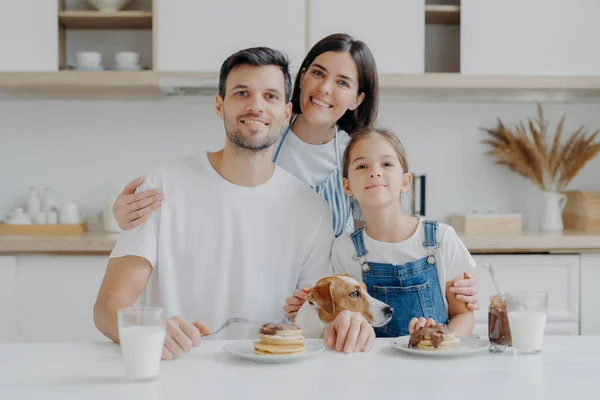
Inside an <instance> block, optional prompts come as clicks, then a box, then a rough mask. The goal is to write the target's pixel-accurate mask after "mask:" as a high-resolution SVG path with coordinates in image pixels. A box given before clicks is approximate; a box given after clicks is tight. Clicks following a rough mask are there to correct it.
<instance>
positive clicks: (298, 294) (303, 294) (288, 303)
mask: <svg viewBox="0 0 600 400" xmlns="http://www.w3.org/2000/svg"><path fill="white" fill-rule="evenodd" d="M312 288H313V287H312V286H304V287H303V288H302V290H294V294H293V295H292V296H291V297H287V298H286V299H285V306H283V311H285V312H286V314H285V317H286V318H289V319H292V318H294V317H296V314H297V313H298V310H299V309H300V307H302V304H304V302H305V301H306V298H307V297H308V293H310V291H311V290H312Z"/></svg>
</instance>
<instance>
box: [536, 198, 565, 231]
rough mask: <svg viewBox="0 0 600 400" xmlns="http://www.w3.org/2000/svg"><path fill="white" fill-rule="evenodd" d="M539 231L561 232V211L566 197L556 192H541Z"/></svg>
mask: <svg viewBox="0 0 600 400" xmlns="http://www.w3.org/2000/svg"><path fill="white" fill-rule="evenodd" d="M542 194H543V198H542V210H541V215H540V230H542V231H549V232H561V231H562V230H563V220H562V211H563V209H564V208H565V205H566V204H567V196H566V195H564V194H562V193H556V192H542Z"/></svg>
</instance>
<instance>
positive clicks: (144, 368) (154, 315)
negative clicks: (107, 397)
mask: <svg viewBox="0 0 600 400" xmlns="http://www.w3.org/2000/svg"><path fill="white" fill-rule="evenodd" d="M117 319H118V325H119V342H120V343H121V354H122V355H123V361H124V363H125V376H127V378H128V379H130V380H134V381H152V380H154V379H156V378H157V377H158V373H159V369H160V360H161V355H162V349H163V346H164V343H165V315H164V311H163V310H162V309H161V308H156V307H128V308H122V309H120V310H118V311H117Z"/></svg>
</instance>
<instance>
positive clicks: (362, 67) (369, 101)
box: [291, 33, 379, 135]
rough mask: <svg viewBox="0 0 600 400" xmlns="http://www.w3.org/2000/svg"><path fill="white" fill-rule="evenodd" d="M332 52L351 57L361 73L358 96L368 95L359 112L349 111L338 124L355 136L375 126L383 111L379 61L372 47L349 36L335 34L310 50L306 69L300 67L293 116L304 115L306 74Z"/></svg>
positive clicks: (304, 66) (359, 107) (358, 109)
mask: <svg viewBox="0 0 600 400" xmlns="http://www.w3.org/2000/svg"><path fill="white" fill-rule="evenodd" d="M328 51H337V52H341V53H349V54H350V55H351V56H352V58H353V59H354V62H355V63H356V69H357V70H358V94H359V95H360V94H361V93H364V94H365V98H364V100H363V101H362V103H360V105H359V106H358V107H357V108H356V110H354V111H353V110H347V111H346V112H345V113H344V115H342V117H341V118H340V119H339V120H338V121H337V126H339V128H340V129H341V130H343V131H345V132H346V133H348V135H352V134H353V133H354V131H356V130H357V129H360V128H362V127H363V126H371V125H373V123H374V122H375V119H376V118H377V112H378V109H379V80H378V79H379V78H378V75H377V65H376V64H375V57H373V54H372V53H371V50H370V49H369V47H368V46H367V45H366V44H365V43H364V42H362V41H360V40H354V38H353V37H352V36H350V35H347V34H345V33H334V34H333V35H329V36H327V37H324V38H323V39H321V40H319V41H318V42H317V43H316V44H315V45H314V46H313V47H312V49H310V51H309V52H308V54H307V55H306V57H305V58H304V61H302V65H300V73H298V75H297V76H296V81H295V83H294V90H293V92H292V100H291V101H292V112H293V113H294V114H302V109H301V108H300V79H301V78H302V73H303V72H306V71H307V70H308V67H310V66H311V64H312V63H313V61H315V58H317V57H318V56H319V55H321V54H323V53H326V52H328Z"/></svg>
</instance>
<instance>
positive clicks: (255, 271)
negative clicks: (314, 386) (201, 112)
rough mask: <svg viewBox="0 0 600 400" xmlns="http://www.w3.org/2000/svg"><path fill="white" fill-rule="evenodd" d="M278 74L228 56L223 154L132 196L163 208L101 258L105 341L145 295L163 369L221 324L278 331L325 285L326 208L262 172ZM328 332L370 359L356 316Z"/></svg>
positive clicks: (289, 181)
mask: <svg viewBox="0 0 600 400" xmlns="http://www.w3.org/2000/svg"><path fill="white" fill-rule="evenodd" d="M288 65H289V62H288V60H287V59H286V57H285V56H283V55H282V54H281V53H279V52H277V51H275V50H272V49H268V48H264V47H258V48H251V49H246V50H242V51H240V52H237V53H235V54H233V55H232V56H230V57H229V58H228V59H227V60H225V62H224V63H223V65H222V67H221V73H220V81H219V94H218V95H217V96H216V112H217V115H218V116H219V117H220V118H221V119H222V120H223V121H224V126H225V133H226V139H225V146H224V148H223V149H222V150H220V151H218V152H216V153H208V154H200V155H199V156H192V157H187V158H183V159H179V160H175V161H172V162H170V163H167V164H165V165H163V166H161V167H159V168H157V169H156V170H155V171H153V172H152V173H150V174H149V175H148V176H147V177H146V180H145V184H144V186H146V187H141V188H140V190H145V189H148V188H155V189H159V190H161V191H162V192H163V193H165V195H166V196H165V197H166V198H167V200H166V201H165V202H164V203H163V205H162V207H161V208H160V209H159V210H157V211H156V212H154V213H152V215H151V216H150V217H149V219H148V220H147V221H146V222H145V223H144V224H143V225H141V226H139V227H137V228H135V229H132V230H129V231H125V232H123V233H122V235H121V237H120V239H119V241H118V243H117V244H116V246H115V248H114V250H113V252H112V254H111V257H110V261H109V263H108V267H107V271H106V275H105V277H104V280H103V282H102V285H101V287H100V291H99V293H98V299H97V301H96V304H95V306H94V321H95V323H96V326H97V327H98V329H99V330H100V331H102V333H104V335H106V336H107V337H108V338H110V339H111V340H113V341H115V342H118V329H117V319H116V312H117V310H118V309H119V308H122V307H127V306H132V305H133V304H134V303H135V301H136V299H137V298H138V297H139V295H140V294H141V293H142V291H143V290H144V289H145V288H146V285H147V284H148V289H147V297H148V302H149V304H150V305H155V306H160V307H162V308H164V309H165V312H166V315H167V317H168V318H169V320H168V322H167V335H166V339H165V346H164V349H163V359H171V358H174V357H177V356H180V355H181V354H183V353H187V352H189V351H190V350H191V349H192V348H193V347H196V346H198V345H199V344H200V335H201V334H203V333H208V332H209V331H210V330H209V328H208V327H214V328H216V327H218V326H220V325H221V324H222V323H224V322H225V320H226V319H227V318H230V317H235V316H242V317H247V318H251V319H253V320H257V321H279V320H281V318H282V317H283V315H282V313H281V306H282V305H283V304H284V301H285V298H286V296H287V295H289V294H290V293H292V292H293V290H294V289H299V288H302V287H303V286H305V285H311V284H314V283H315V282H316V281H317V280H318V279H319V278H321V277H322V276H324V275H328V274H331V273H332V269H331V266H330V262H329V256H330V250H331V243H332V240H333V237H334V235H333V232H332V220H331V213H330V211H329V209H328V207H327V205H326V203H325V202H324V201H323V200H322V199H321V198H320V197H319V196H318V195H317V194H316V193H314V192H313V190H312V189H311V188H310V187H308V186H307V185H306V184H304V183H303V182H301V181H300V180H298V179H296V178H295V177H293V176H292V175H290V174H289V173H287V172H286V171H284V170H283V169H281V168H279V167H277V166H275V165H274V164H273V163H272V162H271V159H272V158H271V157H272V156H271V153H272V145H273V143H274V142H275V140H276V139H277V138H278V136H279V134H280V132H281V129H282V127H283V125H284V124H285V123H287V122H288V121H289V119H290V116H291V109H292V107H291V103H290V102H289V99H290V96H291V78H290V75H289V70H288ZM201 320H202V321H205V323H203V322H200V321H201ZM333 326H334V329H331V330H329V332H330V333H329V335H330V336H331V335H335V336H336V338H337V340H338V341H339V340H342V341H344V342H348V343H349V344H348V347H352V348H353V349H356V350H355V351H360V350H368V348H370V346H371V344H372V341H373V338H374V333H373V330H372V328H371V327H370V325H369V324H368V323H366V321H365V320H364V318H362V317H361V316H357V315H353V314H351V313H344V314H342V315H341V316H340V317H339V320H337V321H335V322H334V324H333ZM338 326H339V328H335V327H338ZM237 328H239V327H235V326H232V327H229V328H227V334H228V337H231V338H234V337H241V336H242V333H241V332H240V329H237Z"/></svg>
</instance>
